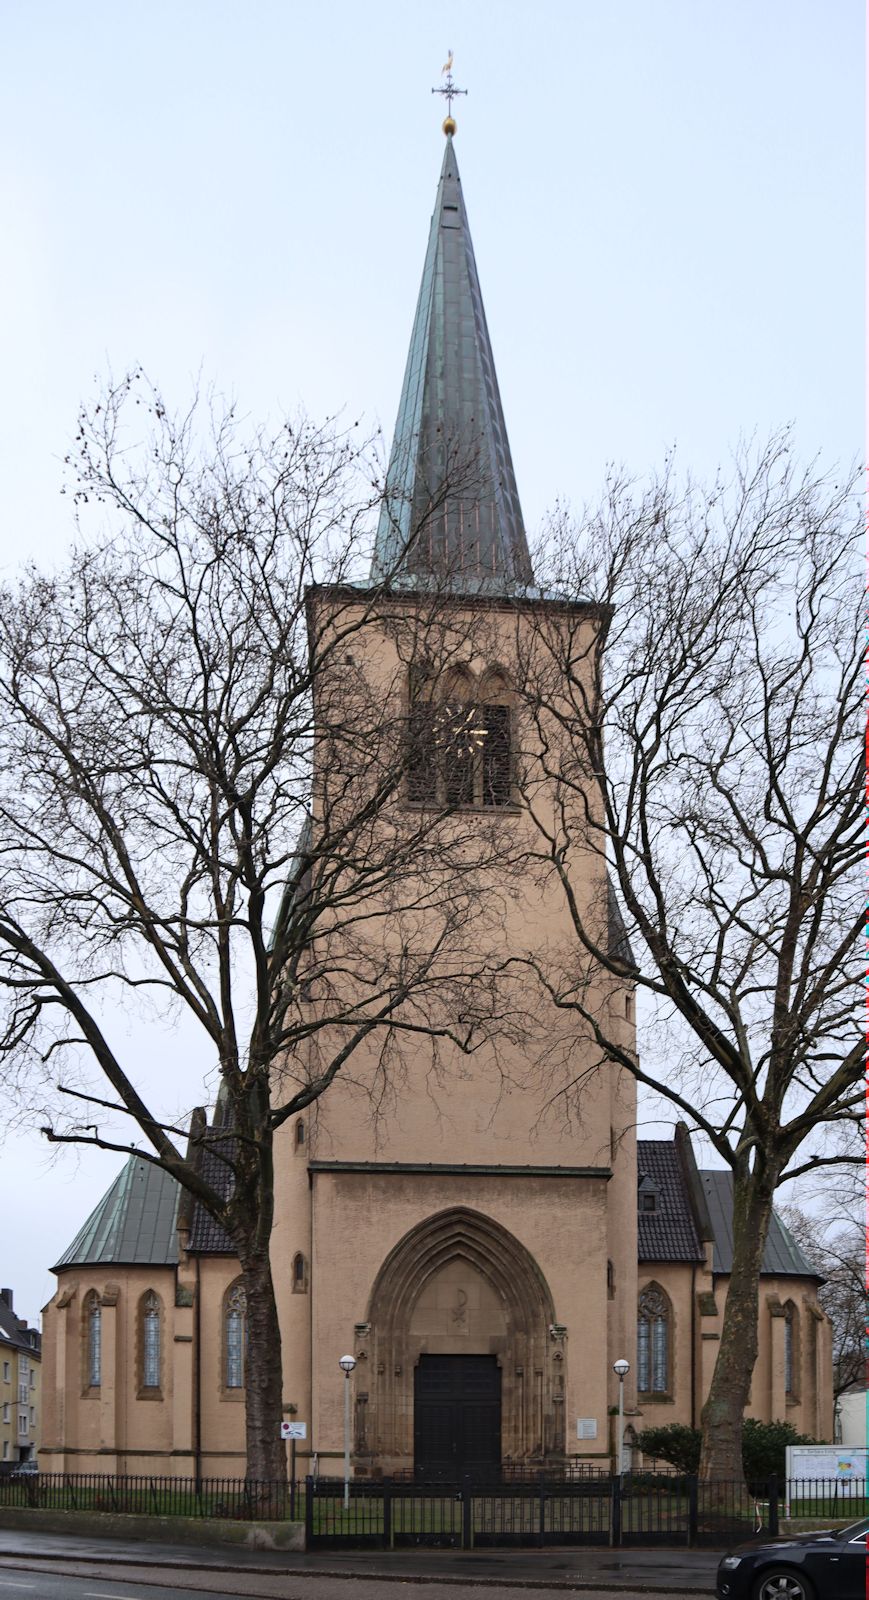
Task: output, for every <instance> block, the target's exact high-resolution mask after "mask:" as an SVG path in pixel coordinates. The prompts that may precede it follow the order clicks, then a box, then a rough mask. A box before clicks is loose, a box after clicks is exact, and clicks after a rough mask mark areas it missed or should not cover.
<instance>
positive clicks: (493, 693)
mask: <svg viewBox="0 0 869 1600" xmlns="http://www.w3.org/2000/svg"><path fill="white" fill-rule="evenodd" d="M410 701H411V703H410V714H409V720H408V740H407V769H406V770H407V780H406V782H407V789H406V792H407V798H408V800H412V801H415V802H416V803H417V804H429V805H446V806H457V807H462V806H483V807H486V808H487V809H494V808H497V807H503V806H509V805H510V804H511V802H512V799H513V748H512V744H513V741H512V708H511V704H510V691H509V688H508V685H507V682H506V679H505V678H504V677H503V675H502V674H501V673H500V672H492V673H490V674H488V675H487V676H486V677H484V679H483V681H482V683H481V684H480V685H476V684H475V682H474V680H473V677H472V675H471V674H470V673H468V672H465V671H461V672H456V673H454V674H453V675H452V677H451V679H450V681H449V683H448V684H447V686H446V692H445V693H444V694H443V696H441V695H439V694H438V695H434V694H432V692H431V687H430V685H429V683H428V682H427V680H426V679H425V678H424V677H420V676H417V678H416V679H415V681H414V682H412V684H411V695H410Z"/></svg>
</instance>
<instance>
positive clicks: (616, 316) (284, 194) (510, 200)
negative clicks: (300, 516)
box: [0, 0, 864, 1320]
mask: <svg viewBox="0 0 869 1600" xmlns="http://www.w3.org/2000/svg"><path fill="white" fill-rule="evenodd" d="M450 47H452V48H453V49H454V51H455V69H454V70H455V77H456V81H457V83H459V84H460V85H462V86H466V87H467V88H468V89H469V91H470V93H469V96H468V98H467V100H464V99H463V100H460V101H458V102H457V109H456V115H457V117H458V122H459V131H458V136H457V153H458V158H459V164H460V169H461V173H462V180H463V187H464V192H465V200H466V204H467V206H468V211H469V217H470V223H471V230H472V234H473V238H474V245H475V250H476V255H477V263H478V267H479V270H480V276H481V281H482V287H483V295H484V298H485V302H486V311H487V315H488V320H489V326H490V331H491V335H492V340H493V345H494V350H495V359H496V362H497V368H498V376H499V380H500V386H501V393H502V398H503V402H504V408H505V412H506V418H507V426H508V429H509V433H510V440H511V445H512V451H513V457H514V463H515V467H516V474H517V479H518V483H519V491H520V495H521V497H522V501H523V506H524V511H525V520H526V523H527V525H528V527H529V531H530V533H531V534H532V537H533V534H534V531H535V530H536V529H537V528H538V527H539V526H540V524H541V522H542V520H543V519H544V517H545V514H546V510H547V508H548V507H551V506H552V505H553V503H554V502H555V500H556V499H560V500H562V501H564V500H570V501H573V502H576V503H581V502H582V501H583V500H585V499H586V498H588V499H594V498H595V497H596V495H597V493H598V491H599V489H600V486H601V483H602V480H603V476H604V472H605V469H606V464H607V462H609V461H613V460H614V461H617V462H619V463H625V464H626V465H627V466H629V467H630V468H631V469H632V470H634V471H635V472H638V473H642V472H644V471H646V470H647V469H648V468H650V467H652V466H654V465H656V464H657V463H660V461H661V460H662V457H663V455H664V453H665V451H666V450H667V449H668V448H669V447H670V446H671V445H674V444H675V445H676V447H677V451H678V457H679V459H681V461H682V463H683V464H684V465H685V466H686V467H688V466H689V465H690V467H691V468H692V469H693V470H695V471H697V472H698V473H699V474H700V475H707V474H711V473H712V472H713V471H714V470H715V467H716V466H717V464H718V463H719V462H722V461H726V459H727V457H728V455H729V452H730V450H731V449H732V447H733V446H734V445H735V444H736V443H737V441H738V439H739V437H740V435H744V434H746V433H750V432H752V431H753V430H757V431H758V432H759V433H760V434H761V435H764V434H766V433H767V432H769V431H770V429H772V428H776V427H778V426H780V425H782V424H783V423H787V422H793V424H794V426H795V429H796V438H797V443H798V445H799V447H800V448H801V450H802V451H803V452H804V453H805V454H806V455H809V454H814V453H815V452H816V451H818V450H820V451H821V452H822V453H823V454H824V455H825V456H826V457H827V459H829V460H841V459H845V460H850V459H852V458H853V457H854V456H855V455H859V454H861V453H862V451H863V449H864V423H863V288H862V286H863V277H864V264H863V150H864V141H863V83H864V43H863V8H862V5H861V4H860V0H826V3H823V0H728V4H727V5H720V4H717V3H713V0H537V4H536V5H534V6H529V5H523V4H519V3H516V0H492V3H486V0H441V3H440V4H439V5H438V6H433V5H431V4H430V3H426V4H423V3H421V0H394V3H392V0H369V4H368V5H366V6H361V5H360V4H358V0H357V3H350V0H328V3H325V4H322V5H320V6H319V7H317V8H315V7H313V6H312V5H311V4H310V3H309V0H304V3H302V0H281V3H279V0H246V3H245V4H240V3H238V0H231V3H230V0H147V3H146V0H120V3H119V0H105V3H102V0H77V3H75V4H74V3H73V0H56V3H50V0H27V3H22V0H2V3H0V56H2V60H3V63H4V68H3V77H4V87H3V95H2V105H0V119H2V136H0V174H2V178H0V204H2V219H3V239H4V248H3V251H2V257H0V272H2V275H3V279H4V282H3V307H4V316H3V318H2V327H0V358H2V370H3V374H4V382H3V385H2V391H0V407H2V423H0V452H2V458H0V468H2V470H0V504H2V514H0V570H2V575H5V576H9V575H11V574H12V573H13V572H14V569H15V566H16V564H17V563H18V562H19V561H20V560H21V558H22V557H23V556H25V555H31V556H34V557H35V558H36V559H38V560H40V561H44V562H53V561H58V560H60V559H61V558H62V555H63V551H64V549H65V547H66V546H67V544H68V542H69V539H70V533H71V529H70V522H69V517H68V510H67V506H68V502H67V501H64V500H62V499H60V498H59V489H60V485H61V481H62V480H61V465H60V463H61V458H62V456H63V454H64V451H65V449H66V446H67V443H68V441H69V439H70V436H71V434H72V431H73V424H74V418H75V412H76V406H77V403H78V401H79V400H80V399H81V398H82V397H83V396H85V395H87V394H88V393H89V392H90V390H91V389H92V386H93V382H94V378H95V376H105V374H106V373H107V372H108V371H109V370H110V369H111V370H112V371H113V372H114V373H115V374H116V375H117V374H119V373H121V372H122V371H123V370H124V369H125V368H127V367H128V366H130V365H132V364H133V363H142V364H143V365H144V367H145V368H146V370H147V371H148V372H149V374H150V375H151V376H153V377H154V378H156V379H157V380H158V382H159V383H160V385H161V387H162V388H163V390H164V392H165V393H166V395H167V397H168V398H169V399H170V400H175V401H178V402H179V403H180V402H181V401H183V400H184V399H186V398H187V397H188V396H189V393H190V390H191V387H192V385H193V384H194V382H195V381H196V377H197V374H199V373H200V372H202V374H203V375H204V377H205V378H206V379H207V380H208V381H213V382H214V383H215V384H216V385H217V386H218V387H220V388H221V389H222V390H224V391H225V392H227V393H228V394H232V395H234V396H235V397H236V398H237V400H238V402H239V406H240V409H241V410H242V411H244V412H246V413H247V414H249V415H250V416H251V418H252V419H256V420H259V419H263V418H269V417H271V418H274V417H276V416H277V415H279V414H280V413H281V412H282V411H284V410H295V409H297V408H298V407H299V406H304V407H305V408H306V409H307V410H308V411H309V412H311V413H312V414H313V415H315V416H322V415H323V414H325V413H326V412H334V411H336V410H341V409H343V410H345V411H346V413H347V415H348V416H352V417H356V416H357V415H364V416H365V417H366V418H367V419H368V420H369V421H370V422H371V423H373V424H377V423H380V424H382V426H383V428H384V430H385V432H386V433H387V435H389V434H390V433H391V428H392V423H393V420H394V416H395V411H396V407H397V404H398V396H399V388H400V384H401V378H402V373H403V368H404V360H405V355H406V349H407V341H408V337H409V333H410V325H411V319H412V315H413V309H414V304H415V299H416V293H417V288H418V284H419V277H420V273H421V270H422V260H423V254H424V249H425V242H426V236H427V229H428V221H429V216H430V213H431V208H432V203H433V199H434V192H435V187H436V182H437V176H438V172H439V168H440V162H441V157H442V144H443V139H442V135H441V132H440V122H441V118H442V115H443V107H442V106H441V104H440V102H439V101H436V100H434V99H433V98H432V96H431V94H430V92H429V91H430V88H431V86H432V85H434V84H436V83H438V82H439V74H440V68H441V65H442V63H443V61H444V59H445V57H446V53H447V50H448V49H449V48H450ZM118 1028H119V1031H120V1028H121V1024H120V1023H119V1024H118ZM123 1028H124V1031H125V1037H126V1048H127V1049H128V1051H129V1053H130V1055H131V1056H132V1057H133V1058H135V1059H136V1060H137V1061H138V1062H139V1063H140V1066H141V1070H142V1072H143V1073H144V1074H145V1076H147V1077H148V1079H149V1080H150V1079H151V1078H155V1079H156V1080H157V1081H158V1083H160V1082H162V1083H163V1084H167V1083H169V1082H172V1083H174V1084H176V1085H180V1087H177V1088H176V1097H177V1101H178V1104H179V1105H180V1104H181V1103H187V1102H189V1101H192V1099H193V1098H195V1096H196V1093H197V1086H198V1084H199V1082H200V1081H201V1075H202V1072H203V1071H204V1068H205V1065H206V1063H205V1061H204V1060H203V1059H201V1058H200V1057H199V1056H198V1055H197V1053H196V1048H195V1046H194V1045H193V1043H192V1042H189V1043H188V1042H186V1041H184V1040H183V1039H182V1040H179V1039H178V1038H177V1037H176V1035H175V1033H174V1032H173V1030H172V1028H171V1027H168V1026H167V1027H164V1028H163V1029H161V1030H158V1031H157V1032H156V1034H155V1033H154V1032H153V1031H152V1032H151V1033H150V1035H149V1036H148V1037H147V1039H146V1038H145V1034H144V1030H143V1029H140V1028H139V1027H138V1025H137V1023H136V1020H135V1019H127V1020H126V1022H125V1023H124V1024H123ZM118 1165H119V1159H118V1158H117V1157H113V1156H99V1155H97V1156H91V1155H86V1156H85V1157H83V1158H81V1159H79V1160H75V1159H73V1158H70V1159H69V1160H63V1161H60V1162H55V1163H54V1164H53V1165H48V1164H47V1159H46V1155H45V1151H44V1147H43V1146H42V1145H41V1143H40V1141H39V1140H38V1138H37V1137H36V1136H35V1135H26V1134H24V1133H22V1132H17V1133H16V1134H15V1135H14V1137H12V1138H10V1139H9V1140H8V1141H7V1143H6V1145H5V1147H4V1148H3V1150H2V1170H0V1216H2V1217H3V1219H4V1228H3V1241H4V1243H3V1253H2V1256H0V1281H2V1283H4V1284H9V1285H11V1286H12V1287H13V1288H14V1290H15V1298H16V1308H17V1309H18V1310H19V1311H21V1312H22V1314H24V1315H27V1316H28V1317H29V1318H30V1319H31V1320H32V1319H33V1318H34V1317H35V1316H36V1314H37V1312H38V1310H39V1308H40V1307H41V1305H42V1304H44V1302H45V1301H46V1300H47V1299H48V1298H49V1296H50V1294H51V1293H52V1289H53V1279H52V1277H51V1275H50V1272H49V1270H48V1269H49V1268H50V1266H51V1264H52V1262H53V1261H54V1260H55V1259H56V1258H57V1256H58V1255H59V1254H60V1252H61V1251H62V1249H63V1248H64V1247H65V1246H66V1244H67V1243H68V1242H69V1241H70V1239H71V1238H72V1236H73V1234H74V1233H75V1232H76V1230H77V1228H78V1227H79V1225H80V1223H81V1222H82V1221H83V1220H84V1218H85V1216H86V1215H87V1213H88V1211H89V1210H90V1209H91V1207H92V1206H93V1205H94V1204H95V1202H96V1200H97V1199H98V1198H99V1195H100V1194H101V1193H102V1191H103V1190H104V1188H105V1187H106V1186H107V1184H108V1183H109V1182H110V1181H111V1178H112V1177H113V1176H114V1174H115V1172H116V1171H117V1168H118ZM15 1217H17V1218H18V1219H19V1221H20V1227H19V1228H18V1229H10V1228H9V1226H8V1224H9V1222H10V1219H14V1218H15Z"/></svg>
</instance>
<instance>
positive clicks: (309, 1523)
mask: <svg viewBox="0 0 869 1600" xmlns="http://www.w3.org/2000/svg"><path fill="white" fill-rule="evenodd" d="M313 1537H314V1480H313V1478H312V1477H311V1475H310V1473H309V1474H308V1476H307V1477H306V1478H305V1549H306V1550H310V1548H311V1540H312V1539H313Z"/></svg>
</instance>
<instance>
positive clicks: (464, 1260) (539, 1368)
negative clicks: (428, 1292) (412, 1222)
mask: <svg viewBox="0 0 869 1600" xmlns="http://www.w3.org/2000/svg"><path fill="white" fill-rule="evenodd" d="M453 1264H464V1265H465V1267H466V1268H467V1270H468V1273H469V1276H477V1275H478V1276H479V1277H480V1278H482V1279H483V1280H484V1283H485V1284H486V1285H487V1286H488V1288H489V1290H491V1291H494V1297H495V1299H496V1300H497V1303H498V1306H499V1315H498V1317H497V1319H496V1322H495V1323H493V1324H492V1326H491V1327H490V1328H489V1329H488V1330H483V1332H482V1336H481V1330H480V1329H477V1330H476V1334H475V1338H474V1340H473V1341H472V1342H471V1343H469V1342H468V1340H467V1339H464V1340H462V1339H461V1338H459V1339H457V1341H456V1343H455V1348H454V1350H453V1351H452V1353H454V1354H465V1355H494V1356H496V1358H497V1360H498V1363H499V1365H500V1368H501V1453H502V1459H503V1460H505V1461H511V1460H512V1461H528V1462H544V1461H552V1460H559V1459H563V1457H564V1452H565V1419H564V1407H565V1389H566V1379H567V1372H566V1366H567V1357H566V1349H565V1343H564V1338H563V1330H562V1329H561V1328H560V1327H559V1326H558V1323H557V1319H556V1316H555V1307H554V1304H553V1300H552V1295H551V1292H550V1289H549V1286H548V1284H547V1282H546V1279H545V1278H544V1276H543V1273H542V1272H541V1270H540V1268H539V1267H538V1265H537V1263H536V1261H535V1260H534V1258H533V1256H532V1255H531V1253H530V1251H528V1250H527V1249H526V1248H525V1246H524V1245H523V1244H520V1242H519V1240H518V1239H516V1238H515V1237H514V1236H513V1235H512V1234H511V1233H509V1232H508V1231H507V1229H506V1228H504V1227H502V1226H501V1224H500V1223H498V1222H495V1221H494V1220H493V1219H492V1218H491V1217H487V1216H484V1215H483V1214H482V1213H481V1212H478V1211H472V1210H470V1209H467V1208H466V1207H464V1206H456V1207H452V1208H451V1209H449V1210H447V1211H440V1212H438V1213H436V1214H435V1215H434V1216H431V1217H427V1218H426V1219H425V1220H424V1221H422V1222H420V1223H418V1224H417V1225H416V1227H414V1228H412V1229H411V1230H410V1232H409V1233H406V1234H405V1236H404V1238H403V1239H400V1240H399V1242H398V1244H397V1245H395V1246H394V1248H393V1249H392V1250H391V1251H390V1253H389V1255H388V1256H387V1257H386V1259H385V1261H384V1262H383V1265H382V1266H381V1268H380V1270H379V1272H378V1274H377V1277H376V1279H375V1281H374V1286H373V1288H372V1291H371V1297H370V1300H369V1304H368V1311H367V1331H366V1335H365V1338H364V1341H363V1342H364V1344H365V1345H366V1347H367V1348H365V1349H364V1350H362V1351H360V1352H359V1354H360V1357H361V1358H362V1370H360V1368H359V1367H357V1370H356V1377H357V1394H356V1459H357V1466H358V1468H359V1469H361V1470H362V1471H365V1470H368V1471H373V1472H391V1471H394V1470H397V1469H400V1468H406V1467H408V1466H410V1465H411V1464H412V1462H413V1394H414V1369H415V1367H416V1366H417V1363H418V1362H419V1358H420V1356H421V1355H424V1354H426V1353H427V1351H428V1350H429V1348H430V1346H431V1345H432V1344H433V1343H434V1341H433V1340H431V1341H430V1340H429V1339H427V1337H426V1334H425V1332H424V1331H421V1330H420V1329H419V1327H418V1326H417V1328H416V1331H415V1332H411V1320H412V1317H413V1311H414V1307H415V1306H416V1304H417V1301H418V1300H419V1299H420V1296H421V1295H422V1294H423V1293H424V1291H425V1289H426V1286H427V1285H428V1284H429V1283H430V1281H431V1280H432V1278H434V1277H436V1276H437V1275H438V1274H440V1273H442V1272H443V1271H444V1269H445V1268H447V1267H450V1266H452V1265H453ZM487 1298H488V1299H489V1302H490V1304H491V1303H494V1302H493V1301H492V1297H491V1295H489V1296H488V1297H487ZM553 1329H557V1333H558V1336H557V1337H556V1336H555V1335H554V1333H553V1331H552V1330H553ZM436 1348H437V1349H439V1350H440V1351H441V1352H443V1349H444V1344H443V1341H442V1340H441V1341H440V1342H439V1343H438V1344H437V1346H436ZM363 1373H364V1377H363ZM363 1389H364V1390H365V1392H364V1393H363V1392H362V1390H363Z"/></svg>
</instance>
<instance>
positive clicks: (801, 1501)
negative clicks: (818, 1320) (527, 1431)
mask: <svg viewBox="0 0 869 1600" xmlns="http://www.w3.org/2000/svg"><path fill="white" fill-rule="evenodd" d="M345 1499H346V1504H345ZM13 1506H17V1507H22V1508H30V1509H34V1510H46V1511H70V1512H76V1511H79V1512H90V1513H94V1512H96V1513H100V1512H104V1513H113V1512H125V1513H132V1514H134V1515H151V1516H161V1517H217V1518H231V1519H234V1520H238V1521H242V1522H254V1521H269V1522H281V1521H286V1520H289V1521H295V1520H296V1518H300V1519H301V1518H302V1517H304V1519H305V1529H306V1538H307V1544H308V1547H309V1548H310V1549H318V1548H328V1547H330V1546H331V1547H333V1548H334V1547H344V1548H348V1547H359V1546H365V1545H369V1546H372V1547H376V1548H379V1549H394V1548H401V1547H402V1546H413V1545H451V1546H453V1547H455V1548H458V1549H463V1550H469V1549H472V1548H474V1547H478V1548H484V1547H486V1546H494V1545H497V1546H510V1545H526V1546H527V1545H531V1546H534V1545H538V1546H539V1545H547V1544H553V1545H558V1544H561V1545H574V1544H596V1545H609V1544H612V1545H631V1544H634V1545H654V1544H660V1545H709V1546H715V1547H721V1546H726V1545H731V1544H736V1543H738V1542H739V1541H740V1540H743V1539H749V1538H751V1537H752V1536H753V1535H755V1534H767V1535H773V1536H774V1535H776V1534H777V1533H779V1531H782V1530H783V1526H788V1525H789V1524H787V1523H786V1520H785V1519H786V1518H787V1517H789V1518H790V1519H791V1520H793V1519H805V1518H811V1519H814V1520H815V1521H818V1520H823V1519H830V1520H831V1521H832V1520H839V1519H841V1520H846V1521H856V1520H857V1518H859V1517H863V1516H866V1515H867V1514H869V1494H867V1485H866V1484H865V1483H864V1482H862V1481H859V1482H848V1481H843V1480H833V1479H830V1480H824V1481H820V1482H819V1481H817V1480H809V1479H791V1480H790V1481H789V1482H788V1483H781V1484H780V1483H778V1482H777V1481H776V1480H775V1479H770V1480H769V1481H768V1482H766V1483H758V1484H752V1485H749V1486H746V1485H745V1484H744V1483H724V1484H708V1483H700V1482H699V1481H698V1479H697V1478H695V1477H679V1476H678V1475H676V1474H667V1475H663V1474H656V1473H646V1472H643V1473H626V1474H625V1476H624V1477H623V1478H618V1477H612V1476H610V1475H609V1474H608V1473H606V1472H603V1471H601V1470H600V1469H599V1468H597V1467H591V1468H590V1467H589V1466H588V1465H587V1464H585V1463H582V1464H574V1465H568V1466H566V1467H564V1468H561V1469H552V1470H548V1471H543V1472H541V1471H539V1470H536V1469H533V1468H530V1467H518V1466H516V1467H513V1466H509V1467H505V1468H503V1469H502V1470H501V1471H500V1472H499V1473H498V1474H497V1475H496V1476H494V1477H493V1478H491V1479H489V1480H487V1481H480V1480H476V1479H475V1480H472V1479H470V1478H464V1479H462V1480H461V1481H460V1482H456V1483H446V1482H436V1483H435V1482H432V1483H425V1482H420V1481H419V1480H418V1479H417V1478H415V1477H413V1476H412V1475H410V1474H396V1475H395V1476H394V1477H392V1478H384V1479H381V1480H367V1479H353V1480H351V1482H350V1484H349V1485H348V1486H347V1487H346V1489H345V1485H344V1482H343V1480H342V1479H339V1478H315V1477H309V1478H307V1479H306V1480H305V1483H304V1485H302V1484H298V1485H297V1484H295V1483H281V1482H256V1481H253V1480H249V1479H244V1478H199V1479H196V1478H171V1477H144V1476H141V1477H131V1476H110V1475H108V1474H104V1473H47V1472H29V1473H23V1472H20V1471H18V1472H16V1471H13V1472H12V1473H10V1474H8V1475H7V1474H0V1511H2V1510H3V1509H4V1508H5V1507H13Z"/></svg>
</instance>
